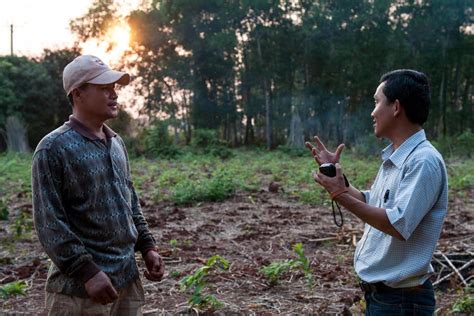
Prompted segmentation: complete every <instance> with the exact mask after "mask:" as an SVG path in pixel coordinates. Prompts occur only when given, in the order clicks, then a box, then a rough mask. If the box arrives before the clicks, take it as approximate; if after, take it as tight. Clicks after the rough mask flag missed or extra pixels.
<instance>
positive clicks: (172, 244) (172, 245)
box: [170, 239, 178, 250]
mask: <svg viewBox="0 0 474 316" xmlns="http://www.w3.org/2000/svg"><path fill="white" fill-rule="evenodd" d="M170 246H171V248H173V250H174V249H176V247H178V241H177V240H176V239H171V240H170Z"/></svg>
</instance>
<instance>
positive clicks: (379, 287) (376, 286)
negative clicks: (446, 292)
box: [359, 281, 429, 293]
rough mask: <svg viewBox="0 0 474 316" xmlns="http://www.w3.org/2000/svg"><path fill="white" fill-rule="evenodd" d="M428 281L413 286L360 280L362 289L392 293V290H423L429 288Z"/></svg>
mask: <svg viewBox="0 0 474 316" xmlns="http://www.w3.org/2000/svg"><path fill="white" fill-rule="evenodd" d="M427 282H429V281H426V282H425V283H424V284H421V285H417V286H411V287H398V288H395V287H390V286H388V285H386V284H384V283H383V282H377V283H368V282H364V281H361V282H359V287H360V288H361V289H362V291H364V292H379V293H390V292H400V291H402V290H403V291H417V290H422V289H426V288H428V286H427V285H425V284H426V283H427Z"/></svg>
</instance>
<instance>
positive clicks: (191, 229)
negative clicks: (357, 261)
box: [0, 189, 474, 315]
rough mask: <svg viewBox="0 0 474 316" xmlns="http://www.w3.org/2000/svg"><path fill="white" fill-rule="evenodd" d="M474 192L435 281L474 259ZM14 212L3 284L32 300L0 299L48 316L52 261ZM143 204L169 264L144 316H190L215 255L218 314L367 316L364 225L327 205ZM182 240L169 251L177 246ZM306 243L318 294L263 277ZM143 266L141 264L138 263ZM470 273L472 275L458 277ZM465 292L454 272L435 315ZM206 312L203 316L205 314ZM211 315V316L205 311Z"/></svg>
mask: <svg viewBox="0 0 474 316" xmlns="http://www.w3.org/2000/svg"><path fill="white" fill-rule="evenodd" d="M472 193H473V192H471V194H469V196H468V197H466V198H463V199H461V198H453V200H452V201H451V203H450V210H449V215H448V217H447V219H446V223H445V225H444V230H443V233H442V237H441V240H440V242H439V245H438V248H437V256H435V258H441V259H440V260H438V261H436V260H434V261H433V264H434V266H435V268H436V270H437V272H438V273H437V274H436V275H434V276H433V277H432V281H433V282H435V281H436V280H437V279H440V278H441V277H442V276H444V275H447V274H448V273H450V272H451V271H452V270H450V269H449V265H448V264H447V262H446V261H445V262H444V263H443V261H442V257H441V253H442V254H444V255H446V256H447V258H454V259H453V260H450V261H451V262H452V263H453V264H454V265H455V266H456V267H458V268H459V267H460V266H462V264H463V263H466V262H468V261H469V260H472V259H473V253H474V238H473V236H472V235H473V234H472V232H473V231H474V230H473V221H472V219H473V203H472V201H473V194H472ZM10 200H14V201H16V203H15V204H14V205H10V206H9V210H10V218H12V219H10V220H8V221H0V238H1V244H0V246H1V248H0V285H1V284H6V283H9V282H12V281H15V280H25V281H26V282H27V284H28V288H27V290H26V295H25V296H21V295H19V296H14V297H10V298H8V299H0V315H42V314H44V312H43V303H44V283H45V280H46V274H47V270H48V266H49V264H50V263H49V259H48V258H47V256H46V255H45V253H44V252H43V251H42V249H41V246H40V244H39V242H38V240H37V238H36V235H35V234H34V231H30V232H28V233H24V234H23V235H22V237H13V236H14V235H15V232H14V231H13V229H12V227H14V225H13V218H15V217H17V216H18V215H19V214H20V212H23V213H26V214H28V213H29V214H31V204H30V202H29V200H28V199H27V197H26V196H24V195H23V196H22V194H18V196H15V197H14V199H10ZM150 201H151V200H150V199H148V198H147V197H146V196H143V199H142V201H141V204H142V208H143V211H144V214H145V216H146V217H147V220H148V223H149V226H150V228H151V230H152V231H153V232H154V234H155V237H156V240H157V241H158V245H159V247H160V252H161V255H162V256H163V258H164V260H165V264H166V271H167V273H166V277H165V278H164V279H163V280H162V281H161V282H158V283H153V282H149V281H148V280H146V279H145V278H144V277H142V280H143V283H144V288H145V291H146V306H145V308H144V312H145V315H161V314H179V313H183V314H192V313H196V312H197V311H196V310H190V309H189V308H188V305H187V300H188V298H189V294H188V293H183V292H181V291H180V289H179V285H178V282H179V280H180V279H181V278H182V277H184V276H186V275H188V274H190V273H192V272H193V271H194V270H195V269H197V268H198V267H200V266H202V265H203V263H205V262H206V260H207V259H208V258H209V257H211V256H213V255H216V254H218V255H221V256H223V257H225V258H226V259H227V260H229V262H230V263H231V264H230V269H229V270H228V271H227V272H213V273H211V275H210V276H209V279H208V284H209V285H210V288H209V289H207V290H206V291H207V293H211V294H214V295H215V296H216V297H217V298H218V299H219V300H221V301H222V302H224V304H225V305H224V307H223V308H222V309H220V310H218V311H217V313H218V314H226V315H227V314H259V315H272V314H297V315H300V314H315V315H323V314H324V315H326V314H343V315H350V314H354V315H358V314H361V313H363V308H364V307H363V300H362V298H363V294H362V292H361V290H360V289H359V288H358V285H357V278H356V276H355V273H354V270H353V253H354V250H355V242H356V241H357V240H359V238H360V237H361V236H362V229H363V224H362V223H361V221H360V220H358V219H357V218H355V217H354V216H352V215H351V214H350V213H349V212H347V211H344V210H343V213H344V221H345V223H344V226H343V227H342V228H338V227H336V226H335V225H334V223H333V219H332V214H331V210H330V206H320V207H311V206H309V205H305V204H301V203H299V202H298V201H294V200H291V199H288V197H287V196H286V195H285V194H284V193H282V192H279V193H270V192H268V191H267V190H266V189H265V190H263V189H262V190H260V191H259V192H253V193H248V192H239V193H237V194H236V195H235V196H234V197H233V198H232V199H229V200H226V201H224V202H219V203H200V204H198V205H194V206H189V207H177V206H175V205H173V204H171V203H160V204H158V205H154V204H152V203H151V202H150ZM172 240H175V241H173V242H171V243H170V241H172ZM297 242H302V243H303V246H304V251H305V254H306V256H307V257H308V258H309V259H310V261H311V269H312V273H313V275H314V279H315V282H314V286H313V288H311V289H310V288H308V286H307V285H306V283H305V279H304V275H303V273H301V272H298V271H292V272H288V273H286V274H284V275H283V277H282V279H281V281H280V282H279V284H278V285H274V286H271V285H269V284H268V282H267V280H266V279H265V278H264V276H263V275H262V274H261V272H260V271H259V270H260V269H261V268H262V267H263V266H264V265H268V264H269V263H271V262H273V261H282V260H286V259H295V258H296V255H295V253H294V252H293V250H292V246H293V245H294V244H295V243H297ZM137 259H138V262H139V265H140V268H141V269H142V270H143V268H144V265H143V262H142V261H141V259H140V258H139V257H138V256H137ZM461 275H462V276H463V277H464V278H469V276H472V275H473V267H472V266H471V267H470V268H468V269H464V270H463V271H461ZM462 287H463V283H462V281H461V278H460V277H459V276H458V275H457V274H453V275H452V277H449V278H447V279H446V281H444V282H441V283H440V284H439V286H438V287H437V292H436V293H437V294H436V295H437V309H438V314H441V315H443V314H447V313H448V312H449V311H450V309H451V307H452V305H453V302H454V301H455V300H456V299H457V298H458V297H459V295H460V294H459V291H458V289H460V288H462ZM201 312H202V311H201ZM207 313H208V314H212V313H211V312H209V311H208V312H207Z"/></svg>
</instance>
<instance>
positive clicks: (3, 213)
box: [0, 199, 9, 221]
mask: <svg viewBox="0 0 474 316" xmlns="http://www.w3.org/2000/svg"><path fill="white" fill-rule="evenodd" d="M8 215H9V213H8V208H7V203H5V200H3V199H2V200H0V221H6V220H7V219H8Z"/></svg>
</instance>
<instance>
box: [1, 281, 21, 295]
mask: <svg viewBox="0 0 474 316" xmlns="http://www.w3.org/2000/svg"><path fill="white" fill-rule="evenodd" d="M25 289H26V282H25V281H15V282H11V283H7V284H5V285H4V286H1V287H0V297H1V298H3V299H7V298H9V297H12V296H17V295H25Z"/></svg>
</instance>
